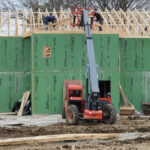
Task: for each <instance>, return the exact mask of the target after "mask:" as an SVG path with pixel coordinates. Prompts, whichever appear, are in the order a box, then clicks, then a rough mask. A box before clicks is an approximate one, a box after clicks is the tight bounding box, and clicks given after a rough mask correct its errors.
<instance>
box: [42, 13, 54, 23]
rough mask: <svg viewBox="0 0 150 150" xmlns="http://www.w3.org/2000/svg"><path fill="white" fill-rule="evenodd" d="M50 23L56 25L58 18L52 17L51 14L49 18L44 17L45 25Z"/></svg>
mask: <svg viewBox="0 0 150 150" xmlns="http://www.w3.org/2000/svg"><path fill="white" fill-rule="evenodd" d="M50 22H51V23H55V22H56V17H55V16H53V15H51V14H50V15H49V16H45V17H43V23H44V25H48V24H49V23H50Z"/></svg>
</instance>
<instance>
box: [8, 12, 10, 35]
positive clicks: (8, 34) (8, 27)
mask: <svg viewBox="0 0 150 150" xmlns="http://www.w3.org/2000/svg"><path fill="white" fill-rule="evenodd" d="M8 36H10V10H9V11H8Z"/></svg>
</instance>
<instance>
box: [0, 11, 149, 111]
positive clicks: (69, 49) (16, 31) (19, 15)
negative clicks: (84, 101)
mask: <svg viewBox="0 0 150 150" xmlns="http://www.w3.org/2000/svg"><path fill="white" fill-rule="evenodd" d="M97 12H98V13H99V14H100V15H101V16H102V17H103V19H104V23H103V25H100V24H98V23H96V22H94V24H93V28H92V36H93V41H94V48H95V55H96V62H97V64H98V67H99V72H98V74H99V80H100V81H99V84H101V85H104V86H103V87H104V88H103V89H101V90H103V91H106V92H111V98H112V103H113V105H114V106H115V108H116V110H117V112H118V111H119V106H121V105H123V99H124V98H122V97H123V95H124V96H125V97H126V99H128V101H129V102H130V103H131V104H132V105H133V106H134V107H135V108H136V110H138V111H140V112H142V109H141V106H142V103H145V102H150V93H149V90H150V65H149V56H150V50H149V48H150V46H149V44H150V38H149V33H150V12H149V11H145V10H142V11H138V10H134V11H131V10H127V11H126V12H123V11H122V10H119V11H115V10H112V11H108V10H105V11H104V12H102V11H100V10H98V11H97ZM50 13H52V14H53V15H54V16H55V17H56V18H57V22H56V23H54V24H49V25H47V26H45V25H44V24H43V20H42V16H43V15H45V16H46V15H49V14H50ZM72 20H73V16H72V14H71V10H70V9H68V11H63V10H60V12H56V11H55V9H54V10H53V12H48V11H47V10H46V11H45V12H40V10H39V11H38V12H32V11H30V12H26V11H23V12H18V11H16V12H10V11H8V12H3V11H1V12H0V112H10V111H11V110H12V107H13V105H14V103H15V102H16V101H18V100H19V99H20V98H21V97H22V94H23V93H24V92H25V91H27V90H29V91H31V96H32V98H31V99H32V113H33V114H58V113H60V112H61V105H62V101H63V81H64V80H66V79H68V80H69V79H70V80H82V84H83V87H85V77H86V64H87V54H86V46H85V44H84V43H85V37H84V29H83V28H82V27H80V28H79V27H77V26H75V27H73V26H71V25H70V23H71V22H72ZM99 26H101V28H102V31H99ZM121 89H122V90H121ZM120 91H122V92H121V93H123V94H120Z"/></svg>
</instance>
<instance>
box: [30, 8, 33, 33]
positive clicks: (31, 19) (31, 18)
mask: <svg viewBox="0 0 150 150" xmlns="http://www.w3.org/2000/svg"><path fill="white" fill-rule="evenodd" d="M30 32H31V33H33V11H32V10H31V11H30Z"/></svg>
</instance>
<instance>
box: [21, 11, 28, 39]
mask: <svg viewBox="0 0 150 150" xmlns="http://www.w3.org/2000/svg"><path fill="white" fill-rule="evenodd" d="M26 22H27V21H26V11H25V10H24V11H23V14H22V35H23V36H25V33H26Z"/></svg>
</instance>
